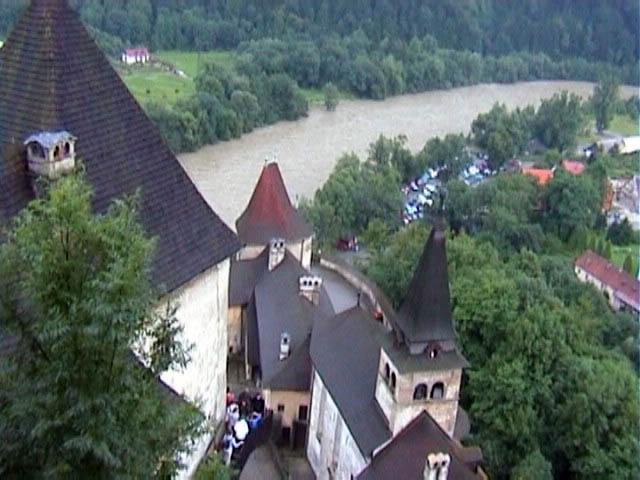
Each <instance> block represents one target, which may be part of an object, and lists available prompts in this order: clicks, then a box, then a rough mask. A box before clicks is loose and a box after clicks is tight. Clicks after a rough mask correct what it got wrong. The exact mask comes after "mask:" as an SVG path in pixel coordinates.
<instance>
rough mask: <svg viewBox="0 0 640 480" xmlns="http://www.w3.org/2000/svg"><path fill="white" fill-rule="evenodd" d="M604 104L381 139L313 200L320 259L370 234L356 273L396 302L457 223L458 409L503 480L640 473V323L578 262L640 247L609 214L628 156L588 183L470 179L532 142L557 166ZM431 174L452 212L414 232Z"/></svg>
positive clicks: (450, 251) (306, 206)
mask: <svg viewBox="0 0 640 480" xmlns="http://www.w3.org/2000/svg"><path fill="white" fill-rule="evenodd" d="M634 102H635V103H637V100H634V101H633V102H628V103H629V104H632V103H634ZM591 108H593V106H592V105H591V106H590V105H589V104H588V103H585V102H581V100H580V99H579V98H578V97H575V96H572V95H567V94H566V93H564V94H558V95H556V96H554V97H553V98H551V99H548V100H545V101H543V102H542V104H541V105H540V107H539V108H538V109H537V110H536V109H534V108H533V107H527V108H524V109H517V110H514V111H509V110H507V108H505V107H504V106H503V105H496V106H494V108H493V109H492V110H491V111H490V112H488V113H484V114H480V115H479V116H478V117H477V118H476V119H475V120H474V122H473V125H472V131H471V134H470V135H469V137H468V138H465V137H463V136H461V135H447V136H446V137H444V138H434V139H431V140H429V141H428V142H427V144H426V145H425V147H424V148H423V149H422V151H420V152H418V153H416V154H413V153H412V152H410V151H409V150H408V149H407V147H406V142H407V139H406V137H403V136H398V137H395V138H386V137H384V136H380V137H379V138H378V139H377V140H376V141H375V142H373V143H371V145H370V148H369V153H368V155H367V158H366V159H363V161H360V159H359V158H358V157H357V156H356V155H353V154H347V155H344V156H343V157H342V158H341V159H340V160H339V161H338V164H337V165H336V168H335V170H334V172H333V173H332V174H331V176H330V177H329V179H328V181H327V183H326V184H325V185H324V186H323V187H322V188H321V189H320V190H318V191H317V193H316V195H315V197H314V198H313V199H312V200H311V201H307V202H303V204H302V205H301V209H302V212H303V214H304V215H305V216H306V218H307V219H308V221H309V222H310V223H311V224H312V225H313V227H314V231H315V232H316V233H317V239H318V241H319V242H320V243H321V244H322V246H321V248H322V249H323V250H325V249H330V248H331V247H332V246H334V245H335V239H336V238H337V237H339V236H340V235H344V234H345V233H349V234H351V235H356V236H358V237H359V238H360V239H361V243H362V244H363V245H364V248H366V250H367V251H368V253H369V257H368V259H365V260H362V261H361V262H360V263H359V267H360V268H361V269H362V270H363V271H364V273H366V274H367V275H368V276H369V277H370V278H371V279H373V280H374V281H375V282H376V283H377V284H378V285H379V286H380V287H381V288H382V289H383V290H384V291H385V292H386V294H387V295H388V296H389V298H390V300H391V301H392V302H393V304H394V305H395V306H398V305H399V304H400V303H401V302H402V298H403V295H404V292H406V290H407V286H408V284H409V281H410V279H411V278H410V277H411V272H413V270H414V268H415V266H416V263H417V261H418V259H419V257H420V253H421V251H422V248H423V247H424V242H425V241H426V238H427V236H428V233H429V228H430V225H431V224H432V222H433V221H434V219H435V218H436V217H437V216H439V215H443V216H444V217H445V219H446V221H447V224H448V226H449V240H448V247H447V256H448V262H449V275H450V286H451V291H452V306H453V318H454V322H455V328H456V331H457V334H458V339H459V344H460V346H461V349H462V351H463V353H464V354H465V356H466V357H467V359H468V360H469V362H470V364H471V367H470V368H469V369H467V370H466V371H465V374H464V377H463V387H462V398H461V402H462V405H463V407H464V408H466V409H468V411H469V413H470V417H471V423H472V437H471V438H470V439H468V443H470V444H473V445H479V446H480V447H481V448H482V451H483V455H484V458H485V467H486V470H487V472H488V474H489V476H490V478H496V479H507V478H516V479H530V478H539V479H552V478H624V479H632V478H638V476H639V475H640V471H639V469H638V462H637V458H638V455H639V454H640V447H639V443H638V438H639V434H640V431H639V429H638V422H637V417H638V414H640V410H639V402H638V397H637V391H638V387H639V384H638V365H639V363H638V362H639V360H640V358H639V356H638V351H639V349H640V343H638V342H639V341H638V334H639V326H638V322H637V319H636V318H635V317H634V316H633V315H631V314H629V313H624V312H617V313H616V312H613V311H611V310H610V308H609V306H608V304H607V302H606V299H605V298H604V296H603V295H602V294H601V293H600V292H599V291H597V290H596V289H595V288H594V287H592V286H590V285H586V284H583V283H580V282H579V281H578V279H577V278H576V276H575V274H574V271H573V265H572V262H573V259H574V258H576V257H577V256H578V255H580V254H581V253H582V252H584V250H585V249H587V248H591V249H593V250H596V251H598V252H599V253H600V254H601V255H603V256H605V257H609V258H610V257H611V250H612V246H613V247H615V245H618V244H625V243H629V242H632V243H633V244H634V245H636V250H635V251H637V244H638V234H637V232H635V233H634V232H633V231H632V230H631V227H630V225H629V223H628V222H624V221H623V222H616V223H613V224H611V225H609V226H607V222H606V220H605V217H604V215H603V214H602V213H600V212H601V205H602V200H603V197H604V195H605V194H606V189H607V183H608V182H607V177H608V175H610V174H611V172H612V171H613V168H619V164H620V163H621V162H624V161H625V159H624V158H623V157H620V156H617V155H605V154H603V153H596V155H594V156H592V158H591V159H590V161H589V162H588V163H587V164H586V168H585V171H584V172H583V173H582V174H581V175H572V174H570V173H568V172H566V171H564V170H563V169H562V167H558V168H557V169H556V172H555V175H554V176H553V178H552V179H551V180H550V181H549V182H548V183H547V184H546V185H545V186H542V185H540V184H539V183H538V182H536V181H535V180H534V178H533V177H530V176H528V175H523V174H520V173H518V172H507V171H500V172H499V173H497V174H496V175H494V176H490V177H489V178H487V179H486V180H485V181H484V182H482V183H481V184H479V185H477V186H469V185H467V184H466V183H464V182H463V181H461V180H460V179H459V178H458V173H459V172H460V171H461V170H462V169H463V168H465V164H466V162H468V161H469V160H468V159H469V157H468V155H469V152H470V148H473V149H476V148H479V146H480V145H482V147H480V148H481V149H482V150H485V149H489V150H490V149H491V148H495V149H496V151H495V152H494V153H493V154H492V156H490V160H491V159H492V158H493V160H492V163H493V164H492V168H495V169H497V170H502V167H504V166H505V165H506V163H505V162H506V159H507V158H509V157H510V156H511V155H514V154H515V155H518V156H520V155H524V152H525V150H526V149H527V145H528V140H529V139H530V138H531V137H532V136H538V137H539V138H543V139H544V147H545V150H543V151H542V152H539V153H538V154H537V155H535V156H533V155H531V156H530V157H529V158H531V159H532V160H533V159H535V162H536V166H539V167H550V166H551V165H552V164H554V163H558V162H559V160H560V158H562V157H561V156H560V154H559V151H562V150H563V149H564V148H566V147H567V146H571V145H575V141H576V137H577V135H578V133H579V132H580V128H581V119H583V118H584V115H585V114H586V112H587V111H588V110H589V109H591ZM564 118H575V119H576V121H575V122H562V121H559V120H561V119H564ZM636 118H637V114H636ZM492 139H493V140H492ZM494 144H495V145H494ZM501 152H506V155H501ZM429 167H440V168H442V167H446V171H448V173H449V175H447V176H444V177H443V178H442V181H443V184H444V189H443V190H444V191H446V194H445V195H443V196H442V197H441V202H443V203H442V204H440V205H438V204H437V203H436V204H434V205H433V208H432V209H431V210H430V212H429V214H427V215H425V219H424V220H423V221H416V222H414V223H411V224H410V225H408V226H402V224H401V219H400V214H399V212H400V211H401V210H402V206H403V195H402V192H401V186H402V185H403V184H407V182H411V180H412V179H414V178H416V176H417V175H420V173H421V172H422V171H424V170H425V169H426V168H429ZM625 267H626V268H627V270H628V271H629V272H630V273H632V274H634V275H637V272H638V266H637V258H634V257H633V256H628V257H627V259H626V260H625Z"/></svg>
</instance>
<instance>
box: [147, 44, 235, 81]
mask: <svg viewBox="0 0 640 480" xmlns="http://www.w3.org/2000/svg"><path fill="white" fill-rule="evenodd" d="M154 56H155V57H157V58H159V59H160V60H164V61H165V62H169V63H171V64H173V65H175V66H176V67H177V68H179V69H180V70H182V71H183V72H184V73H186V74H187V76H188V77H189V78H190V79H192V80H193V78H195V76H196V75H197V74H198V68H199V66H202V65H204V64H205V63H207V62H214V63H217V64H219V65H221V66H223V67H227V68H230V69H232V68H233V67H234V64H235V53H234V52H230V51H225V50H214V51H211V52H183V51H179V50H167V51H162V52H157V53H154Z"/></svg>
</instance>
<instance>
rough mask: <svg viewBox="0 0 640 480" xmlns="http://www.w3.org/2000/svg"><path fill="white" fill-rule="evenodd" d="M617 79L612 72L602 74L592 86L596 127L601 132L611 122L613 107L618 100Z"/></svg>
mask: <svg viewBox="0 0 640 480" xmlns="http://www.w3.org/2000/svg"><path fill="white" fill-rule="evenodd" d="M618 90H619V87H618V81H617V79H616V78H615V76H614V75H613V74H611V73H610V74H608V75H604V76H603V77H601V78H600V81H599V82H598V84H597V85H596V86H595V87H593V97H592V98H591V103H592V105H593V111H594V114H595V117H596V128H597V129H598V131H599V132H602V131H603V130H605V129H606V128H608V127H609V125H610V124H611V120H612V119H613V114H614V108H615V106H616V103H617V102H618Z"/></svg>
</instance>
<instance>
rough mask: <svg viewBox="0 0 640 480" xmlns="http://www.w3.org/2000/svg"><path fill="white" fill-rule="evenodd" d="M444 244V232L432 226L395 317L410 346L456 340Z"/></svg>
mask: <svg viewBox="0 0 640 480" xmlns="http://www.w3.org/2000/svg"><path fill="white" fill-rule="evenodd" d="M445 242H446V234H445V232H444V230H443V229H442V228H441V227H439V226H436V227H434V228H433V229H432V230H431V234H430V235H429V240H428V241H427V243H426V245H425V247H424V251H423V252H422V256H421V257H420V261H419V263H418V266H417V267H416V270H415V272H414V274H413V279H412V280H411V284H410V285H409V290H408V291H407V295H406V296H405V298H404V300H403V301H402V305H401V306H400V309H399V310H398V313H397V315H396V322H397V324H398V326H399V327H400V329H401V330H402V333H403V335H404V337H405V339H406V340H407V341H408V342H409V343H423V342H429V341H437V342H442V341H455V337H456V334H455V331H454V330H453V323H452V320H451V299H450V294H449V274H448V270H447V252H446V248H445Z"/></svg>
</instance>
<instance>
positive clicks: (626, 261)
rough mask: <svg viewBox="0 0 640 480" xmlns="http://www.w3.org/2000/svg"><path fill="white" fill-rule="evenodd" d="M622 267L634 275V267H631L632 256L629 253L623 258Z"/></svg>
mask: <svg viewBox="0 0 640 480" xmlns="http://www.w3.org/2000/svg"><path fill="white" fill-rule="evenodd" d="M622 268H623V269H624V271H625V272H627V273H628V274H629V275H634V272H635V268H634V267H633V257H632V256H631V254H630V253H629V254H628V255H627V256H626V257H625V258H624V266H623V267H622Z"/></svg>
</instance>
